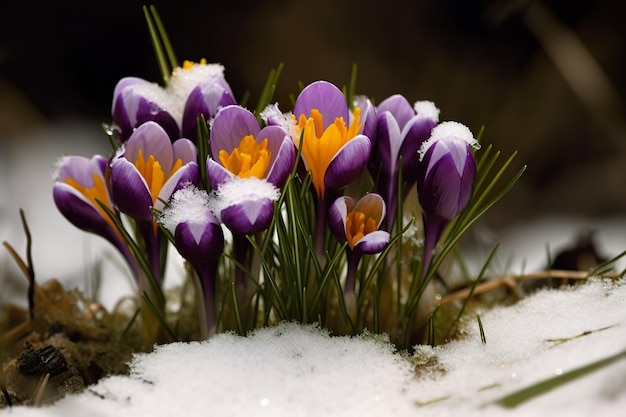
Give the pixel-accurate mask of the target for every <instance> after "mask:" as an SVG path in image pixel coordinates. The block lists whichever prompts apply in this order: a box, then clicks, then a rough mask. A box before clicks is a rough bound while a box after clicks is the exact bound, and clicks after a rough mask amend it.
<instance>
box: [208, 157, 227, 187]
mask: <svg viewBox="0 0 626 417" xmlns="http://www.w3.org/2000/svg"><path fill="white" fill-rule="evenodd" d="M206 175H207V178H208V180H209V185H210V186H211V188H212V189H216V188H218V187H219V186H220V185H222V184H223V183H225V182H227V181H229V180H230V179H232V178H233V177H234V175H233V173H232V172H230V171H229V170H227V169H226V168H224V166H223V165H222V164H220V163H219V162H216V161H215V160H214V159H213V158H211V156H210V155H209V156H208V157H207V160H206Z"/></svg>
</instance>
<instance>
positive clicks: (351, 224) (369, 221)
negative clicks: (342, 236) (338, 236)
mask: <svg viewBox="0 0 626 417" xmlns="http://www.w3.org/2000/svg"><path fill="white" fill-rule="evenodd" d="M376 230H377V222H376V220H375V219H374V218H372V217H367V218H366V217H365V213H362V212H360V211H351V212H350V213H348V216H346V239H347V240H348V246H350V249H354V246H355V245H356V243H357V242H358V241H359V240H361V239H362V238H363V236H365V235H366V234H368V233H372V232H375V231H376Z"/></svg>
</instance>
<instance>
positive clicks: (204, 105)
mask: <svg viewBox="0 0 626 417" xmlns="http://www.w3.org/2000/svg"><path fill="white" fill-rule="evenodd" d="M236 103H237V102H236V101H235V98H234V97H233V93H232V91H231V90H230V86H229V85H228V83H226V80H225V79H224V77H222V76H215V77H212V78H211V79H210V80H209V81H206V82H204V83H202V84H200V85H198V86H197V87H195V88H194V89H193V90H192V91H191V92H190V93H189V96H188V97H187V101H186V102H185V108H184V110H183V120H182V133H183V136H186V137H190V138H196V135H197V120H198V117H199V116H200V115H201V114H202V115H204V118H205V119H206V120H207V121H209V120H210V119H212V118H213V117H215V115H216V114H217V112H218V111H219V110H220V109H221V108H222V107H225V106H228V105H231V104H236Z"/></svg>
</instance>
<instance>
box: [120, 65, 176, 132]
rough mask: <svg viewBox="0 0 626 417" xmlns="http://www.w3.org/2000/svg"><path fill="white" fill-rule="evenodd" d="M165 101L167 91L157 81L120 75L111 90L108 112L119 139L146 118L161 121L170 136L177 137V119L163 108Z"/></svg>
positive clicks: (146, 119)
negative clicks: (119, 78) (113, 88)
mask: <svg viewBox="0 0 626 417" xmlns="http://www.w3.org/2000/svg"><path fill="white" fill-rule="evenodd" d="M166 102H167V98H166V93H165V91H164V90H163V89H162V88H161V87H160V86H159V85H158V84H154V83H151V82H148V81H146V80H143V79H141V78H137V77H126V78H123V79H121V80H120V81H119V82H118V83H117V85H116V86H115V90H114V92H113V105H112V109H111V115H112V118H113V125H114V128H115V129H117V130H118V131H119V132H120V138H121V139H122V141H126V140H127V139H128V138H129V137H130V135H131V134H132V132H133V129H135V128H137V127H139V126H140V125H142V124H144V123H146V122H148V121H154V122H156V123H158V124H159V125H161V126H162V127H163V129H164V130H165V131H166V132H167V134H168V136H169V137H170V138H172V139H175V138H177V137H179V136H180V129H179V127H178V123H177V122H176V120H175V119H174V117H173V116H172V115H171V114H170V113H169V112H168V111H167V110H166V109H165V107H164V103H166Z"/></svg>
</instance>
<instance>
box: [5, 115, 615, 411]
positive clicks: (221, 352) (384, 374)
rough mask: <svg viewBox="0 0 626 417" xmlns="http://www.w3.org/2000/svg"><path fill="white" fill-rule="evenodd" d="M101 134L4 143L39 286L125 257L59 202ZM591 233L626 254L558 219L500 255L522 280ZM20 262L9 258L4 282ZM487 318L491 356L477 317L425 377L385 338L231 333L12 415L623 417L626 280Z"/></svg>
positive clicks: (15, 223)
mask: <svg viewBox="0 0 626 417" xmlns="http://www.w3.org/2000/svg"><path fill="white" fill-rule="evenodd" d="M90 135H91V136H90ZM95 135H97V131H89V132H86V131H85V130H82V129H79V128H75V127H69V126H62V127H55V128H54V129H53V130H48V131H46V132H40V133H37V134H35V135H33V137H31V138H29V141H28V142H26V143H28V146H26V147H24V146H19V145H18V144H17V143H12V144H2V143H0V146H2V149H1V150H0V155H1V156H2V161H1V163H0V192H2V194H3V195H5V196H10V198H4V199H2V200H0V234H1V235H0V240H7V241H9V242H10V243H11V244H13V245H14V246H15V248H16V249H17V250H18V252H20V253H23V248H24V239H23V236H22V232H21V225H20V224H19V217H18V214H17V209H18V208H19V207H23V208H24V209H25V212H26V215H27V218H28V220H29V224H30V227H31V233H32V234H33V239H34V246H33V250H34V263H35V271H36V274H37V276H38V277H39V279H41V280H43V279H47V278H50V277H58V278H61V280H62V281H63V282H64V283H65V284H66V285H67V286H69V287H72V286H80V287H83V286H84V285H85V282H88V281H89V278H88V276H89V274H90V272H89V271H90V268H89V267H87V266H86V265H87V264H89V262H92V261H93V260H94V259H96V258H97V257H98V256H100V255H101V254H102V253H108V254H110V256H111V257H112V259H114V260H115V259H117V258H116V254H115V253H114V252H113V250H112V249H110V247H109V246H108V244H107V243H106V242H104V241H102V240H101V239H100V238H98V237H91V236H89V235H86V234H85V233H83V232H80V231H78V230H76V229H75V228H74V227H73V226H71V225H70V224H69V223H68V222H67V221H65V220H64V219H63V218H62V217H61V215H60V214H58V212H57V211H56V209H55V208H54V205H53V203H52V198H51V191H50V190H51V186H52V179H51V173H52V171H53V169H54V162H55V161H56V159H57V158H58V157H59V156H60V155H62V154H64V153H76V154H82V155H86V156H91V154H93V153H95V152H106V151H107V149H106V147H102V146H100V147H99V146H98V145H97V144H101V143H104V140H103V139H102V138H100V137H96V136H95ZM589 228H593V229H595V230H596V233H595V235H594V236H595V239H596V242H597V243H598V249H599V251H600V252H602V254H603V256H606V257H611V256H614V255H616V254H617V253H619V252H621V251H622V250H624V249H626V220H624V219H608V220H590V219H584V218H567V219H563V218H551V219H540V220H538V221H537V222H535V223H530V224H525V225H522V226H519V227H518V228H515V229H511V230H504V231H501V234H500V235H499V236H501V238H500V239H499V240H501V241H502V249H501V251H500V254H501V255H500V256H501V259H502V261H503V262H504V261H506V260H507V259H508V258H509V257H511V256H513V257H515V259H514V264H513V269H516V270H519V269H524V270H526V271H532V270H536V269H537V268H539V267H541V266H542V265H544V264H545V259H546V255H545V253H546V245H549V246H550V248H551V250H555V251H556V250H558V249H559V247H562V246H564V245H567V244H571V243H572V242H573V241H574V240H575V238H576V234H577V231H578V230H581V229H589ZM107 259H108V258H107ZM59 260H62V261H61V262H60V261H59ZM106 262H107V263H109V264H112V265H115V262H111V261H110V260H107V261H106ZM520 262H521V264H520ZM11 263H12V261H11V260H10V259H8V256H7V255H6V253H5V252H4V251H3V253H2V254H1V255H0V265H1V266H2V268H1V271H2V273H5V274H6V271H7V270H8V269H9V268H12V266H10V265H11ZM120 265H121V264H120ZM521 265H523V266H521ZM113 268H115V266H113ZM121 268H123V266H122V267H121ZM114 275H118V276H120V277H121V278H120V281H119V282H115V283H111V282H109V283H108V288H109V289H110V288H115V290H111V291H109V290H107V291H104V292H103V295H104V296H105V297H106V298H105V299H104V304H105V305H112V303H113V302H114V301H115V300H116V299H117V298H118V297H119V296H120V294H124V293H127V292H129V291H130V286H129V285H128V282H127V281H126V279H125V278H123V275H124V274H123V273H120V274H114ZM2 278H3V276H2V275H0V279H2ZM16 297H21V295H20V294H19V292H18V293H17V294H15V293H8V292H7V291H5V289H4V286H3V288H2V292H1V294H0V302H1V301H6V300H7V299H11V300H12V301H13V300H14V299H15V298H16ZM480 318H481V321H482V324H483V329H484V332H485V337H486V344H483V343H482V342H481V339H480V335H479V329H478V325H477V321H476V317H475V316H474V317H468V321H467V322H466V323H465V328H466V332H467V334H466V337H465V338H464V339H463V340H461V341H458V342H453V343H450V344H448V345H445V346H442V347H437V348H434V349H432V348H426V347H424V348H419V349H418V353H419V357H420V358H422V359H424V358H430V363H431V365H430V366H428V367H426V368H424V369H425V370H420V371H419V372H418V374H415V373H414V364H411V362H409V361H407V360H406V359H404V358H402V357H401V356H400V355H398V354H394V353H393V352H392V347H391V346H389V344H387V343H386V342H384V341H381V340H379V339H380V338H377V337H372V336H364V337H359V338H346V337H330V336H328V335H327V334H326V333H325V332H324V331H323V330H319V329H316V328H315V327H311V326H297V325H295V324H284V325H282V326H279V327H277V328H272V329H261V330H258V331H256V332H255V333H254V334H253V335H250V336H249V337H246V338H241V337H238V336H235V335H231V334H222V335H218V336H216V337H214V338H212V339H211V340H209V341H207V342H204V343H188V344H172V345H167V346H162V347H159V348H158V349H157V351H156V352H155V353H154V354H150V355H139V356H137V357H136V358H135V360H134V362H133V373H132V375H131V376H130V377H113V378H108V379H106V380H103V381H101V382H100V383H99V384H98V385H96V386H94V387H92V388H91V389H90V390H89V391H87V392H86V393H83V394H81V395H76V396H71V397H67V398H65V399H63V400H61V401H59V402H58V403H56V404H55V405H53V406H51V407H45V408H41V409H29V408H14V409H11V410H3V411H0V415H9V416H51V415H65V416H85V415H92V416H102V417H105V416H117V415H132V416H139V415H150V416H153V417H155V416H171V415H191V416H195V415H228V416H235V417H236V416H243V415H255V416H263V415H268V416H270V415H271V416H309V415H323V416H353V415H361V416H381V415H383V416H386V415H393V416H413V415H420V416H435V415H441V416H448V415H453V414H455V415H462V416H472V415H481V416H485V415H487V416H488V415H498V416H499V415H516V416H522V415H523V416H526V415H528V416H540V415H568V416H589V415H592V414H598V415H603V416H620V415H623V410H624V409H625V407H626V360H625V359H626V353H625V352H626V285H625V284H624V283H623V282H619V283H613V282H603V281H599V280H597V281H592V282H589V283H587V284H585V285H582V286H579V287H576V288H574V289H565V290H563V289H562V290H549V291H548V290H545V291H542V292H540V293H538V294H536V295H533V296H531V297H529V298H527V299H525V300H523V301H521V302H519V303H518V304H516V305H514V306H512V307H500V308H497V309H494V310H491V311H484V312H482V313H481V314H480ZM603 361H604V362H603ZM605 362H607V363H605ZM433 364H434V365H433ZM593 364H595V366H593ZM589 365H592V366H589ZM588 366H589V367H588ZM546 380H551V381H552V382H553V385H554V386H553V387H551V389H550V390H546V389H543V391H547V392H545V394H544V395H541V396H532V395H530V398H529V399H528V400H526V401H523V402H521V403H519V404H517V405H516V406H515V407H510V406H511V404H513V403H515V401H516V398H518V397H515V396H511V395H512V394H514V393H519V392H520V391H522V390H524V389H526V388H529V387H533V386H534V385H536V384H539V383H541V382H542V381H546ZM531 393H532V392H531ZM507 405H508V407H507Z"/></svg>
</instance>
